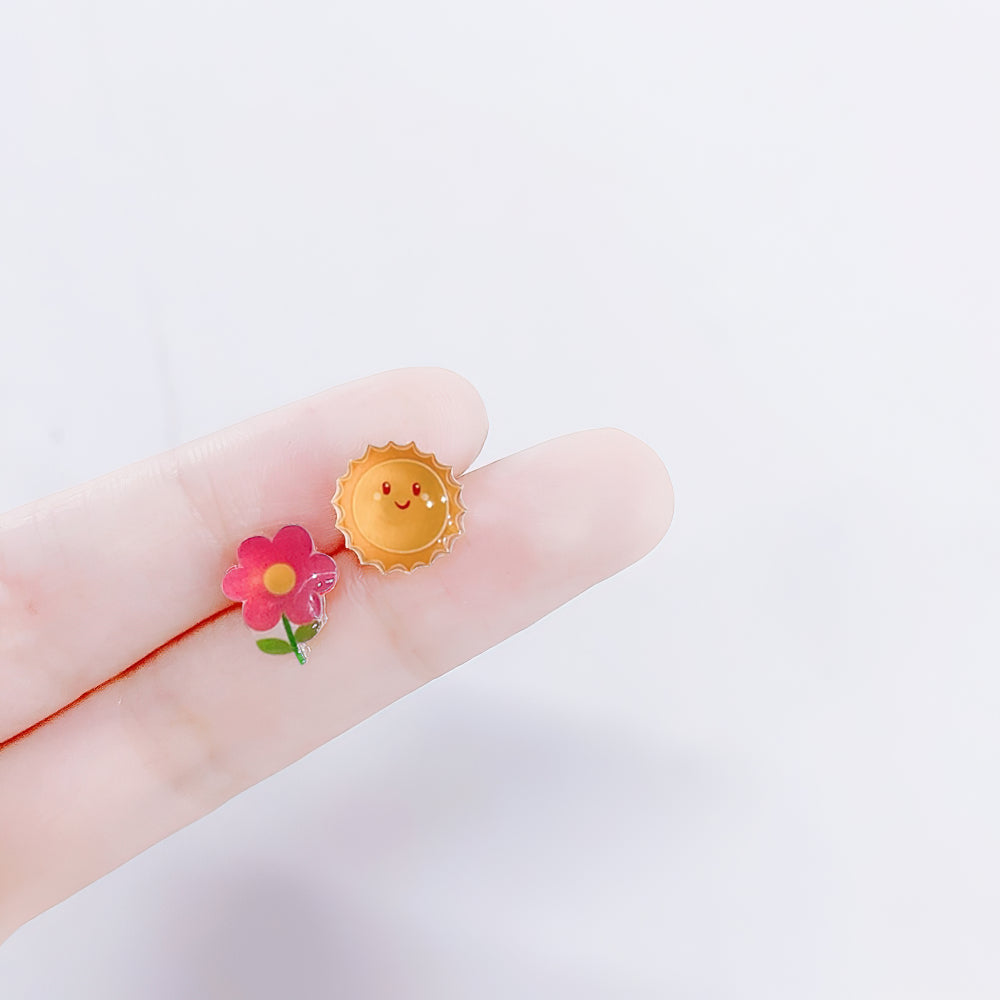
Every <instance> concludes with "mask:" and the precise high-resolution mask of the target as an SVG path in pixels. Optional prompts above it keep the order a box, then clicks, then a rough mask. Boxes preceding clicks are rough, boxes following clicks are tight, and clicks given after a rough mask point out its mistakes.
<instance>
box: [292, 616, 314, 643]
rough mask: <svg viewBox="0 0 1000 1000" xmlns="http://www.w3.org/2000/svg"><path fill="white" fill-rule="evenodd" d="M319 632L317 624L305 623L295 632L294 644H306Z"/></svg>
mask: <svg viewBox="0 0 1000 1000" xmlns="http://www.w3.org/2000/svg"><path fill="white" fill-rule="evenodd" d="M318 631H319V622H318V621H316V622H307V623H306V624H305V625H300V626H299V627H298V628H297V629H296V630H295V641H296V642H308V641H309V640H310V639H311V638H312V637H313V636H314V635H315V634H316V633H317V632H318Z"/></svg>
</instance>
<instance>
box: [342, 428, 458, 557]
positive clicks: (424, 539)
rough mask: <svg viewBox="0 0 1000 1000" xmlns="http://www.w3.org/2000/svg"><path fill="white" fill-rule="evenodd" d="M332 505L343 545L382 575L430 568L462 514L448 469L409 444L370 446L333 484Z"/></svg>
mask: <svg viewBox="0 0 1000 1000" xmlns="http://www.w3.org/2000/svg"><path fill="white" fill-rule="evenodd" d="M331 503H332V504H333V509H334V511H335V512H336V515H337V527H338V528H339V529H340V530H341V531H342V532H343V534H344V538H345V539H346V541H347V547H348V548H349V549H351V550H352V551H353V552H354V553H355V554H356V555H357V557H358V558H359V559H360V560H361V562H362V563H363V564H366V565H369V566H377V567H378V568H379V569H380V570H382V572H383V573H387V572H389V571H390V570H393V569H401V570H404V571H406V572H409V571H410V570H412V569H415V568H416V567H417V566H426V565H429V564H430V563H431V562H433V561H434V559H436V558H437V557H438V556H439V555H441V554H442V553H444V552H447V551H448V550H449V549H450V548H451V546H452V544H453V543H454V541H455V539H456V538H457V537H458V536H459V535H460V534H461V533H462V518H463V516H464V514H465V507H464V506H463V505H462V487H461V485H460V484H459V483H458V481H457V480H456V479H455V477H454V475H453V474H452V471H451V469H450V468H449V467H448V466H447V465H442V464H441V463H440V462H439V461H438V460H437V459H436V458H435V457H434V456H433V455H431V454H427V453H425V452H422V451H420V450H418V448H417V446H416V445H415V444H413V443H412V442H411V443H410V444H406V445H398V444H394V443H393V442H392V441H390V442H389V443H388V444H387V445H385V446H384V447H382V448H376V447H375V446H374V445H369V446H368V450H367V451H366V452H365V454H364V456H363V457H361V458H355V459H352V460H351V464H350V467H349V468H348V470H347V472H346V473H344V475H342V476H341V477H340V479H338V480H337V492H336V493H334V495H333V499H332V501H331Z"/></svg>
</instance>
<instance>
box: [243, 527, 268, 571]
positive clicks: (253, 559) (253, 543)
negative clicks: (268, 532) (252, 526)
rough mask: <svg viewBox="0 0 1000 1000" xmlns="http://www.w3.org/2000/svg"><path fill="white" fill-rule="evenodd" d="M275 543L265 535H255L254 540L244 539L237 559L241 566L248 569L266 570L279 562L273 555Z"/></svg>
mask: <svg viewBox="0 0 1000 1000" xmlns="http://www.w3.org/2000/svg"><path fill="white" fill-rule="evenodd" d="M272 550H273V543H272V542H271V539H270V538H265V537H264V536H263V535H254V536H253V537H252V538H244V539H243V541H242V542H240V547H239V548H238V549H237V550H236V558H237V559H238V560H239V563H240V565H241V566H246V567H247V569H256V570H264V569H266V568H267V567H268V566H269V565H270V564H271V563H273V562H278V560H277V559H275V558H274V557H273V554H272Z"/></svg>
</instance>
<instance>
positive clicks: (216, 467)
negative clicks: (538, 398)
mask: <svg viewBox="0 0 1000 1000" xmlns="http://www.w3.org/2000/svg"><path fill="white" fill-rule="evenodd" d="M486 430H487V419H486V412H485V409H484V407H483V404H482V400H481V399H480V398H479V395H478V393H477V392H476V390H475V389H474V388H473V387H472V386H471V385H470V384H469V383H468V382H467V381H465V379H463V378H461V377H460V376H458V375H456V374H454V373H453V372H449V371H445V370H442V369H431V368H427V369H419V368H418V369H403V370H399V371H394V372H387V373H385V374H382V375H376V376H374V377H372V378H367V379H362V380H360V381H358V382H352V383H348V384H347V385H344V386H340V387H338V388H336V389H332V390H329V391H327V392H324V393H321V394H320V395H318V396H313V397H311V398H308V399H304V400H301V401H300V402H297V403H293V404H291V405H289V406H286V407H282V408H281V409H278V410H273V411H271V412H270V413H266V414H263V415H262V416H259V417H256V418H254V419H252V420H248V421H246V422H244V423H241V424H237V425H235V426H234V427H230V428H228V429H226V430H223V431H220V432H218V433H216V434H213V435H211V436H209V437H206V438H202V439H201V440H199V441H194V442H192V443H190V444H187V445H184V446H182V447H180V448H177V449H175V450H174V451H171V452H167V453H165V454H163V455H160V456H157V457H154V458H151V459H147V460H146V461H143V462H139V463H137V464H136V465H132V466H128V467H127V468H125V469H121V470H119V471H118V472H114V473H111V474H110V475H108V476H105V477H103V478H101V479H97V480H95V481H93V482H91V483H88V484H86V485H84V486H81V487H78V488H76V489H73V490H69V491H66V492H65V493H59V494H56V495H54V496H52V497H48V498H46V499H45V500H42V501H39V502H38V503H35V504H30V505H28V506H27V507H23V508H20V509H18V510H14V511H11V512H10V513H9V514H6V515H4V516H3V517H2V518H0V649H2V650H3V653H4V655H3V659H2V660H0V743H2V742H3V741H5V740H7V739H10V738H11V737H13V736H16V735H17V734H18V733H20V732H23V731H24V730H25V729H27V728H29V727H30V726H32V725H34V724H36V723H37V722H39V721H41V720H42V719H44V718H47V717H48V716H50V715H51V714H53V713H54V712H57V711H58V710H59V709H61V708H63V707H64V706H65V705H67V704H69V703H70V702H72V701H74V700H75V699H77V698H79V697H80V696H81V695H83V694H85V693H86V692H87V691H90V690H91V689H93V688H94V687H96V686H97V685H98V684H101V683H103V682H104V681H106V680H108V679H109V678H110V677H113V676H115V675H116V674H119V673H121V672H122V671H123V670H125V669H127V668H128V667H129V666H131V665H132V664H133V663H135V662H137V661H138V660H140V659H142V658H143V657H144V656H147V655H148V654H149V653H151V652H152V651H153V650H155V649H158V648H159V647H160V646H162V645H163V644H164V643H166V642H168V641H169V640H171V639H172V638H174V637H175V636H177V635H179V634H180V633H182V632H185V631H187V630H188V629H190V628H192V627H193V626H194V625H196V624H198V622H200V621H203V620H204V619H205V618H207V617H209V616H210V615H212V614H214V613H215V612H217V611H218V610H220V609H221V608H222V607H224V606H225V605H226V603H227V602H226V600H225V598H224V597H223V595H222V593H221V591H220V589H219V580H220V579H221V572H222V570H223V569H224V568H225V566H226V565H227V564H228V563H229V562H231V561H232V557H233V554H234V553H235V550H236V546H237V545H238V544H239V542H240V541H241V540H242V539H243V538H245V537H246V536H247V535H250V534H256V533H271V532H273V531H274V530H276V529H277V528H279V527H281V526H282V525H283V524H291V523H298V524H302V525H303V526H304V527H306V528H307V529H308V530H309V531H310V532H311V533H312V535H313V538H314V539H315V541H316V545H317V547H318V548H321V549H324V550H326V551H328V552H330V551H336V549H338V548H340V547H341V546H342V544H343V542H342V539H341V536H340V533H339V532H338V531H337V530H336V528H335V527H334V522H333V518H332V517H331V515H330V506H329V501H330V497H331V496H332V494H333V490H334V486H335V483H336V479H337V477H338V476H339V475H341V473H342V472H343V471H344V469H345V468H346V467H347V463H348V461H349V460H350V459H351V458H353V457H356V456H358V455H360V454H361V453H363V451H364V449H365V447H366V446H367V445H368V444H370V443H377V444H382V443H384V442H386V441H389V440H397V441H410V440H414V441H416V442H418V443H419V444H420V446H421V448H423V449H424V450H429V451H433V452H434V453H435V454H436V455H437V456H438V458H440V460H441V461H442V462H444V463H446V464H448V465H452V466H454V467H455V468H456V470H458V471H461V470H463V469H465V467H466V466H467V465H468V464H469V463H470V462H472V460H473V459H474V458H475V456H476V455H477V454H478V453H479V450H480V448H481V447H482V444H483V441H484V439H485V437H486ZM232 482H239V484H240V488H239V490H238V491H237V492H231V491H229V490H228V488H227V489H226V490H223V489H220V488H219V484H223V483H226V484H228V483H232Z"/></svg>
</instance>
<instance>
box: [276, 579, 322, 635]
mask: <svg viewBox="0 0 1000 1000" xmlns="http://www.w3.org/2000/svg"><path fill="white" fill-rule="evenodd" d="M290 596H291V599H290V600H288V601H286V602H285V614H286V615H288V620H289V621H291V622H294V623H295V624H296V625H305V623H306V622H311V621H314V620H315V619H317V618H319V617H320V615H322V614H323V598H322V597H320V596H319V594H317V593H316V591H315V590H314V589H313V588H311V587H308V586H306V587H300V588H299V589H298V590H297V591H295V593H294V594H292V595H290Z"/></svg>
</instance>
